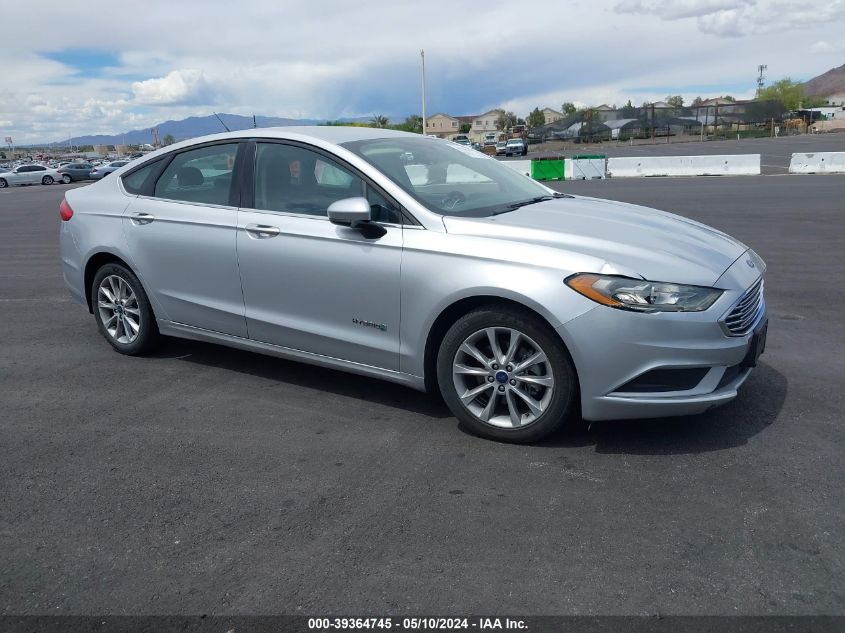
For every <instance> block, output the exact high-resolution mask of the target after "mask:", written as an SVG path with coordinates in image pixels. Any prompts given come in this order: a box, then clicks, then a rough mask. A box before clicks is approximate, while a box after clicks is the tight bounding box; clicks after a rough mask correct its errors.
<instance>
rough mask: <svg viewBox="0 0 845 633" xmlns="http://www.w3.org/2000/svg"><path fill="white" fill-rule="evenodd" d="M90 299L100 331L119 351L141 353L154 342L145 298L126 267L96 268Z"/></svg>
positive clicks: (152, 321) (155, 336) (152, 319)
mask: <svg viewBox="0 0 845 633" xmlns="http://www.w3.org/2000/svg"><path fill="white" fill-rule="evenodd" d="M91 302H92V304H93V306H92V307H93V308H94V318H95V319H96V321H97V326H98V327H99V329H100V333H101V334H102V335H103V336H104V337H105V339H106V340H107V341H108V342H109V344H111V346H112V347H113V348H114V349H115V350H117V351H118V352H120V353H121V354H128V355H130V356H137V355H140V354H144V353H146V352H149V351H150V350H152V349H153V348H154V347H155V345H156V343H158V338H159V333H158V327H157V326H156V322H155V316H154V315H153V310H152V307H151V306H150V302H149V299H147V294H146V293H145V292H144V288H143V287H142V286H141V282H140V281H138V278H137V277H136V276H135V275H134V274H133V273H132V271H130V270H129V269H128V268H125V267H124V266H121V265H120V264H106V265H105V266H103V267H102V268H100V270H98V271H97V274H96V275H95V276H94V282H93V284H92V286H91Z"/></svg>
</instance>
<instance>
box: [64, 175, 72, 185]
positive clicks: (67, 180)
mask: <svg viewBox="0 0 845 633" xmlns="http://www.w3.org/2000/svg"><path fill="white" fill-rule="evenodd" d="M71 180H73V179H72V178H71V177H70V176H68V175H67V174H65V175H64V176H62V182H63V183H64V184H66V185H69V184H70V182H71Z"/></svg>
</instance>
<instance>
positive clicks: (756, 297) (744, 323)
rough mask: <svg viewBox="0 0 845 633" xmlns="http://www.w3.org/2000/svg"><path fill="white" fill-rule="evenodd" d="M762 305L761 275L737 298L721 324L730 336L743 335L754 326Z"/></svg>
mask: <svg viewBox="0 0 845 633" xmlns="http://www.w3.org/2000/svg"><path fill="white" fill-rule="evenodd" d="M762 307H763V278H762V277H761V278H760V279H759V280H757V283H755V284H754V285H753V286H751V287H750V288H749V289H748V290H746V291H745V293H744V294H743V295H742V296H741V297H740V298H739V301H737V302H736V304H735V305H734V307H733V308H731V311H730V312H728V314H727V316H726V317H725V318H724V320H723V321H722V325H723V326H724V328H725V330H726V331H727V333H728V334H729V335H730V336H744V335H745V334H748V331H749V330H750V329H751V328H752V327H753V326H754V322H755V321H757V317H758V316H759V314H760V309H761V308H762Z"/></svg>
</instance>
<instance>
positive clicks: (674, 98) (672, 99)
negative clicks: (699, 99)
mask: <svg viewBox="0 0 845 633" xmlns="http://www.w3.org/2000/svg"><path fill="white" fill-rule="evenodd" d="M666 103H668V104H669V105H670V106H672V107H673V108H683V107H684V98H683V97H682V96H681V95H671V96H668V97H666Z"/></svg>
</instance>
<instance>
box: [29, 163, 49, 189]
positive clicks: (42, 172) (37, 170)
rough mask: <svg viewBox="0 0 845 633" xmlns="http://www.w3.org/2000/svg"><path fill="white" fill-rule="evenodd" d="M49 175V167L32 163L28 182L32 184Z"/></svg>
mask: <svg viewBox="0 0 845 633" xmlns="http://www.w3.org/2000/svg"><path fill="white" fill-rule="evenodd" d="M46 175H47V168H46V167H42V166H41V165H32V166H30V168H29V172H28V174H27V180H26V181H27V182H28V183H31V184H33V185H34V184H39V183H41V179H42V178H43V177H44V176H46Z"/></svg>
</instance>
